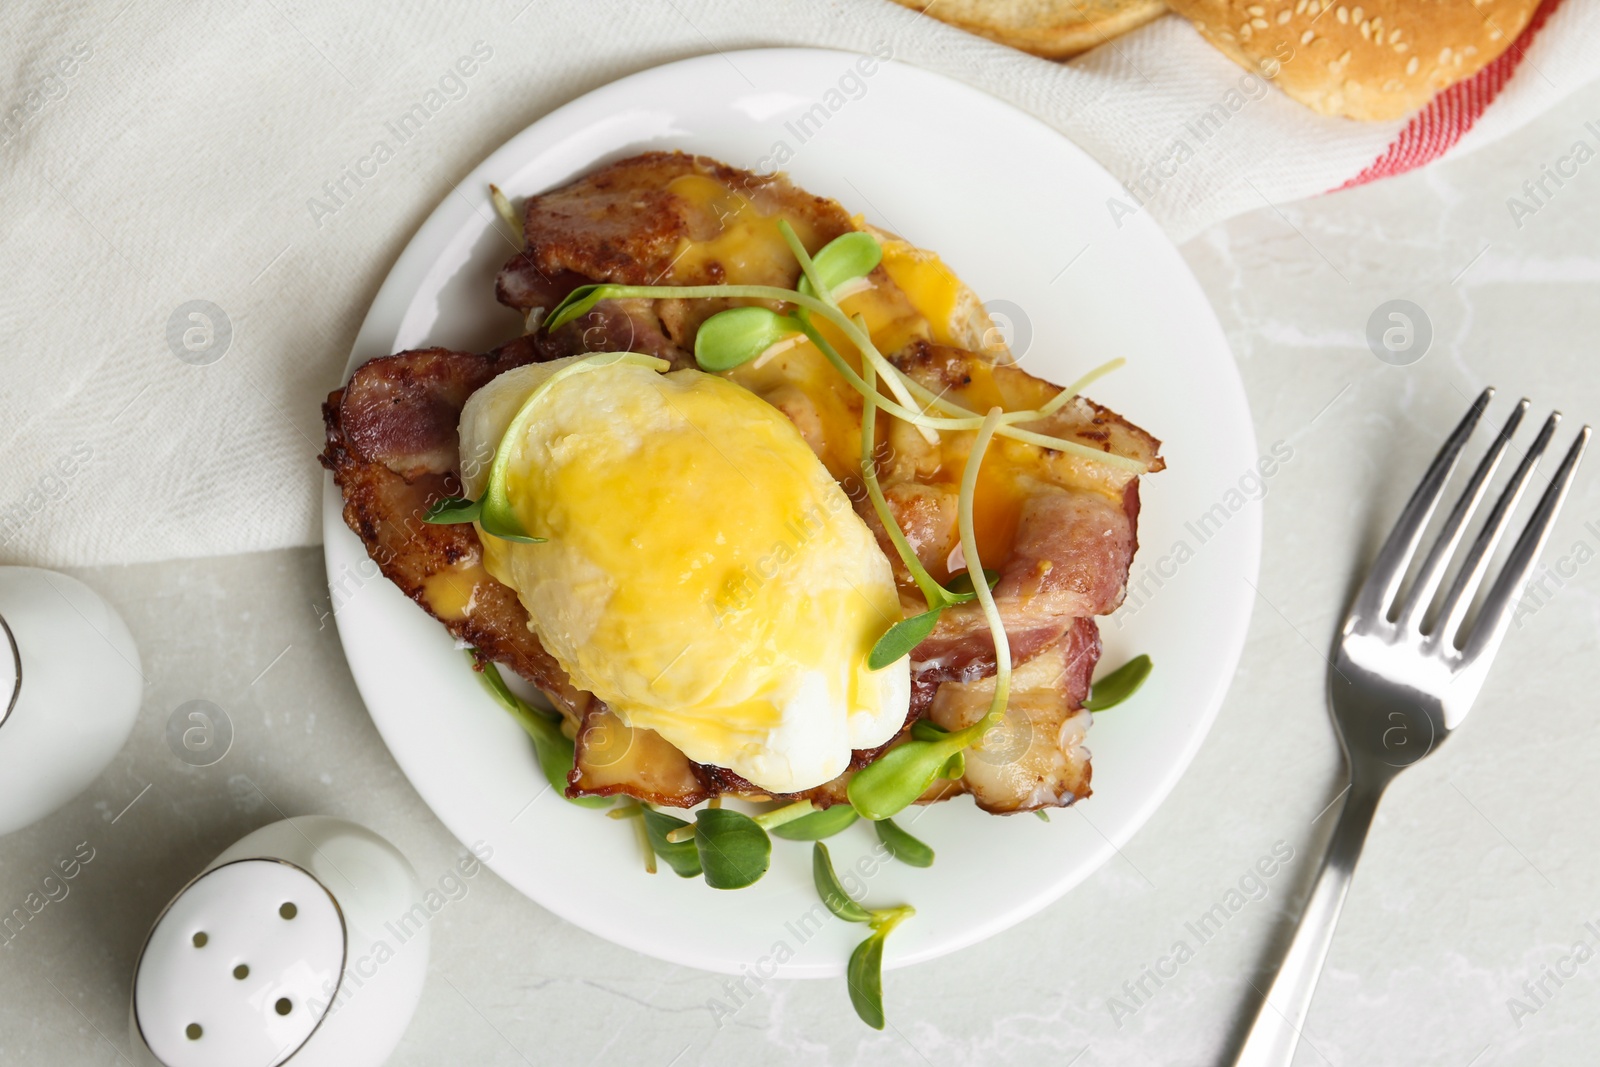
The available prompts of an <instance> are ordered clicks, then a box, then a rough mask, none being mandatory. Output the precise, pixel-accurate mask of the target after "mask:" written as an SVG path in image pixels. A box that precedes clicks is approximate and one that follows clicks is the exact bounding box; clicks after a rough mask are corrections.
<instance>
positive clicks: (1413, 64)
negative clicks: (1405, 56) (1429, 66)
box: [1406, 56, 1417, 74]
mask: <svg viewBox="0 0 1600 1067" xmlns="http://www.w3.org/2000/svg"><path fill="white" fill-rule="evenodd" d="M1416 72H1417V57H1416V56H1412V57H1411V61H1410V62H1409V63H1407V64H1406V73H1407V74H1415V73H1416Z"/></svg>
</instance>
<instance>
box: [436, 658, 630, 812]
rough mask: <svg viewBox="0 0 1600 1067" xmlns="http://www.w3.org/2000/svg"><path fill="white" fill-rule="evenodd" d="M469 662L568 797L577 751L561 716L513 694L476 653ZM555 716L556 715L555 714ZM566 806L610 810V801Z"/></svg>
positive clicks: (560, 793) (488, 662)
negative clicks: (528, 739) (522, 731)
mask: <svg viewBox="0 0 1600 1067" xmlns="http://www.w3.org/2000/svg"><path fill="white" fill-rule="evenodd" d="M467 659H468V661H469V662H471V663H472V665H473V668H474V670H475V671H476V672H477V675H478V681H479V682H481V683H482V684H483V687H484V688H485V689H487V690H488V691H489V695H490V696H492V697H494V699H495V702H496V703H498V704H499V705H500V706H501V707H502V708H505V709H506V710H507V711H509V712H510V713H511V717H512V718H514V719H516V720H517V723H518V724H519V725H520V726H521V727H522V728H523V729H524V730H525V731H527V734H528V736H529V737H530V738H532V739H533V751H534V757H535V758H536V759H537V760H538V761H539V767H540V769H541V770H543V771H544V776H545V778H546V780H548V781H549V783H550V787H551V788H552V789H554V790H555V791H556V794H557V795H558V796H562V797H566V792H567V775H568V773H569V772H571V770H572V766H573V761H574V759H575V758H576V750H575V748H574V746H573V744H572V740H571V739H570V738H569V737H567V735H566V734H564V733H562V732H561V727H560V725H559V719H560V717H559V716H555V717H552V715H547V714H545V713H544V712H541V711H540V710H539V709H538V708H535V707H534V706H533V705H532V704H529V703H528V702H527V701H526V700H523V699H522V698H521V697H519V696H517V694H515V693H513V692H512V691H511V690H510V688H509V687H507V685H506V680H505V679H504V678H502V677H501V676H500V669H499V668H498V667H496V666H495V665H494V663H493V661H491V660H489V659H488V658H486V657H485V656H484V655H483V654H482V653H480V652H478V650H477V649H468V650H467ZM552 714H553V713H552ZM567 802H568V803H570V804H576V805H577V806H578V807H580V808H607V807H610V806H611V798H610V797H567Z"/></svg>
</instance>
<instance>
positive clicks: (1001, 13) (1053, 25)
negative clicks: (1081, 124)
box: [895, 0, 1167, 59]
mask: <svg viewBox="0 0 1600 1067" xmlns="http://www.w3.org/2000/svg"><path fill="white" fill-rule="evenodd" d="M895 2H896V3H899V4H903V5H905V6H906V7H910V8H916V9H917V10H920V11H925V12H927V14H928V15H929V16H930V17H931V18H936V19H939V20H940V21H941V22H947V23H949V24H950V25H952V26H955V27H958V28H960V29H963V30H966V31H967V32H968V33H975V34H977V35H979V36H980V37H987V38H989V40H991V41H997V42H999V43H1000V44H1004V45H1010V46H1011V47H1012V48H1019V49H1021V50H1022V51H1024V52H1031V53H1033V54H1034V55H1036V56H1042V57H1043V58H1045V59H1066V58H1068V57H1069V56H1075V55H1077V54H1078V53H1079V52H1087V51H1088V50H1089V49H1091V48H1094V47H1095V46H1096V45H1101V44H1104V43H1105V42H1107V41H1109V40H1111V39H1112V38H1113V37H1117V36H1120V35H1121V34H1124V33H1127V32H1128V31H1129V30H1133V29H1137V28H1138V27H1140V26H1143V25H1144V24H1145V23H1147V22H1149V21H1150V20H1151V19H1153V18H1155V17H1156V16H1157V15H1160V14H1161V13H1162V12H1163V11H1165V10H1167V5H1166V3H1165V2H1164V0H895Z"/></svg>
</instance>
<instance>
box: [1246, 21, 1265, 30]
mask: <svg viewBox="0 0 1600 1067" xmlns="http://www.w3.org/2000/svg"><path fill="white" fill-rule="evenodd" d="M1250 25H1252V26H1254V27H1255V28H1256V29H1258V30H1264V29H1266V28H1267V26H1268V25H1270V24H1269V23H1268V22H1267V20H1266V19H1251V20H1250Z"/></svg>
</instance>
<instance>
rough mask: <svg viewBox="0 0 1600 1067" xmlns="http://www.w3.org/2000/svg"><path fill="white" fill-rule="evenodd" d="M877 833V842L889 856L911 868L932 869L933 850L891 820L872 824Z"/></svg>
mask: <svg viewBox="0 0 1600 1067" xmlns="http://www.w3.org/2000/svg"><path fill="white" fill-rule="evenodd" d="M872 828H873V829H874V830H876V831H878V840H879V841H882V842H883V847H884V848H887V849H888V850H889V855H891V856H893V857H894V858H895V859H897V860H899V861H900V862H901V863H908V864H910V865H911V866H913V867H932V866H933V849H931V848H929V847H928V846H927V844H925V843H924V842H922V841H920V840H918V839H917V838H915V837H912V836H911V835H910V834H909V833H907V832H906V831H905V830H902V829H901V828H900V827H899V826H898V825H897V824H896V823H895V821H894V820H893V819H880V820H879V821H877V822H875V823H873V824H872Z"/></svg>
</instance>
